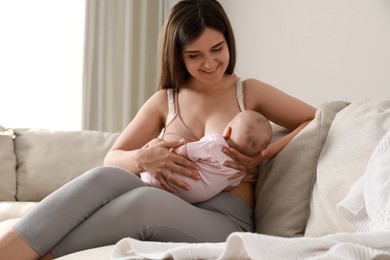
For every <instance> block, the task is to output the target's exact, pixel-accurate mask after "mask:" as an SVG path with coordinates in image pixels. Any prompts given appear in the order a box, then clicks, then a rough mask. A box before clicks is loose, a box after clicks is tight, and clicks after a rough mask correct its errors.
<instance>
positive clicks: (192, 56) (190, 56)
mask: <svg viewBox="0 0 390 260" xmlns="http://www.w3.org/2000/svg"><path fill="white" fill-rule="evenodd" d="M198 56H199V55H197V54H196V55H189V56H188V57H189V58H190V59H195V58H196V57H198Z"/></svg>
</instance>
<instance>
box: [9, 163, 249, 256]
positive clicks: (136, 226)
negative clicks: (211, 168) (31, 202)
mask: <svg viewBox="0 0 390 260" xmlns="http://www.w3.org/2000/svg"><path fill="white" fill-rule="evenodd" d="M252 214H253V210H252V209H251V208H250V207H248V206H247V205H246V204H245V203H244V202H243V201H242V200H240V199H239V198H237V197H235V196H233V195H231V194H230V193H227V192H222V193H220V194H219V195H217V196H216V197H214V198H212V199H210V200H208V201H205V202H201V203H198V204H195V205H191V204H189V203H187V202H185V201H184V200H182V199H180V198H178V197H177V196H175V195H173V194H171V193H169V192H166V191H164V190H160V189H157V188H152V187H147V186H146V185H145V184H144V183H143V182H142V181H141V180H140V179H139V178H138V177H137V176H135V175H134V174H132V173H130V172H128V171H125V170H123V169H120V168H116V167H98V168H95V169H92V170H90V171H88V172H86V173H85V174H83V175H81V176H80V177H77V178H76V179H74V180H73V181H71V182H69V183H67V184H65V185H64V186H63V187H61V188H60V189H58V190H57V191H55V192H53V193H52V194H50V195H49V196H48V197H46V198H45V199H44V200H42V201H41V202H40V203H39V204H38V205H37V206H35V207H34V208H33V209H32V210H31V211H30V212H29V213H27V214H26V216H24V217H23V218H21V219H20V220H19V221H18V222H17V223H16V224H15V226H14V227H15V230H16V232H17V233H18V234H19V235H20V236H21V237H23V239H24V240H25V241H26V242H27V243H28V244H29V245H30V246H31V247H32V248H33V249H34V250H35V251H36V252H37V253H38V254H39V255H40V256H42V255H44V254H45V253H47V252H48V251H49V250H51V251H52V253H53V255H54V256H55V257H59V256H62V255H66V254H70V253H72V252H76V251H80V250H85V249H89V248H94V247H99V246H105V245H111V244H115V243H116V242H118V241H119V240H120V239H122V238H124V237H132V238H135V239H139V240H148V241H161V242H221V241H225V240H226V238H227V236H228V235H229V234H230V233H232V232H234V231H250V232H252V231H253V230H254V224H253V218H252Z"/></svg>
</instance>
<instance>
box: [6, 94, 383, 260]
mask: <svg viewBox="0 0 390 260" xmlns="http://www.w3.org/2000/svg"><path fill="white" fill-rule="evenodd" d="M286 113H288V111H286ZM273 130H274V137H273V138H274V139H277V138H280V137H281V136H283V135H284V134H286V133H287V131H286V129H283V128H281V127H279V126H277V125H273ZM389 130H390V100H385V101H379V100H372V99H360V100H355V101H351V102H349V101H348V102H347V101H330V102H326V103H324V104H322V105H321V106H319V107H318V110H317V112H316V116H315V119H314V120H313V121H312V122H311V123H310V124H309V125H307V126H306V127H305V128H304V129H303V130H302V131H301V132H300V133H299V134H298V135H297V136H296V137H295V138H294V139H293V140H292V141H291V142H290V143H289V144H288V145H287V147H285V149H283V150H282V151H281V152H280V153H279V154H278V155H277V156H275V157H274V158H273V159H271V160H268V161H266V162H263V163H262V164H261V165H260V166H259V178H258V180H257V184H256V191H255V197H256V205H255V211H254V218H255V224H256V232H255V233H254V234H248V236H245V235H244V236H245V237H244V236H243V235H242V234H237V236H236V237H235V240H237V237H240V238H242V237H244V238H243V239H242V240H241V244H237V242H235V243H236V244H235V246H237V245H238V248H236V249H235V250H231V248H232V247H230V246H227V244H226V243H228V242H229V241H230V240H234V239H233V238H232V239H230V240H229V241H226V242H224V243H216V244H215V246H216V247H217V248H218V250H220V251H218V250H217V249H216V248H215V250H216V251H218V254H219V253H221V252H222V251H223V252H225V251H226V250H228V251H229V250H230V251H231V252H230V251H229V252H230V253H231V254H233V255H225V258H226V259H227V258H231V257H232V256H237V257H238V256H242V257H244V258H253V257H252V256H253V255H250V254H249V251H250V250H252V249H253V248H257V249H258V248H260V247H256V245H255V243H254V241H257V239H258V237H260V238H261V239H270V238H272V239H273V240H272V241H279V240H278V239H287V238H288V239H289V240H286V241H285V240H283V241H285V242H286V243H287V241H298V240H299V239H311V238H313V239H314V238H324V237H328V236H333V235H337V234H347V235H348V236H352V237H351V238H350V239H355V238H354V236H357V235H358V234H361V232H360V231H359V230H357V229H356V228H355V227H354V226H353V225H352V224H351V223H350V222H349V221H348V220H347V219H346V218H345V217H343V216H342V215H341V214H340V211H339V210H338V204H339V203H340V202H341V201H342V200H343V199H344V198H345V197H346V196H347V195H348V194H349V192H350V190H351V187H352V186H353V185H354V183H356V182H357V180H358V179H359V178H360V177H361V176H363V175H364V174H365V171H366V167H367V164H368V162H369V160H370V158H371V155H372V153H373V152H374V150H375V148H376V147H377V145H378V143H379V142H380V141H381V139H382V137H383V136H384V135H385V134H386V133H387V132H388V131H389ZM118 136H119V133H105V132H98V131H86V130H84V131H59V130H48V129H27V128H23V129H22V128H6V127H5V126H1V127H0V162H1V164H0V180H1V181H0V221H1V223H0V230H1V229H2V228H5V226H7V225H12V223H13V222H14V221H17V218H19V217H21V216H22V215H23V214H25V213H26V212H27V211H28V210H29V209H31V208H32V207H34V205H35V204H36V203H37V202H38V201H40V200H41V199H43V198H44V197H45V196H47V195H48V194H50V193H51V192H53V191H54V190H56V189H57V188H59V187H60V186H62V185H63V184H65V183H66V182H68V181H70V180H71V179H73V178H75V177H77V176H79V175H80V174H82V173H84V172H85V171H86V170H88V169H91V168H93V167H96V166H99V165H101V164H102V161H103V158H104V156H105V154H106V153H107V151H108V150H109V149H110V147H111V146H112V144H113V143H114V141H115V140H116V138H117V137H118ZM389 217H390V216H388V218H389ZM384 231H385V234H381V235H385V236H386V235H388V234H387V233H386V232H387V231H390V230H384ZM249 235H251V237H249ZM374 237H375V236H374ZM377 237H379V235H378V236H377ZM125 239H126V238H125ZM336 240H337V239H336ZM251 241H252V242H251ZM281 241H282V240H281ZM299 241H302V240H299ZM355 241H356V239H355ZM367 241H368V240H367ZM370 241H371V240H370ZM381 241H382V242H381ZM383 241H384V240H383V239H380V241H379V239H378V243H386V242H383ZM124 242H126V243H125V244H124ZM230 242H231V241H230ZM268 242H269V241H268ZM132 243H133V244H132ZM145 243H146V244H145ZM147 243H148V242H141V241H133V240H131V241H130V242H129V240H127V241H122V243H121V244H119V242H118V243H117V244H116V245H108V246H106V247H100V248H94V249H88V250H85V251H82V252H76V253H73V254H70V255H68V256H63V257H61V258H60V259H110V258H111V259H131V257H130V256H129V258H123V256H124V255H126V254H127V253H128V254H130V255H131V254H133V255H134V254H135V255H137V254H140V255H142V254H144V255H143V257H145V258H155V257H156V256H158V255H151V256H154V257H150V255H149V256H148V255H147V252H146V251H147V250H151V248H155V249H156V248H157V247H153V245H155V244H153V245H151V244H147ZM153 243H157V244H158V242H153ZM260 243H263V242H260V241H259V242H258V245H260ZM283 243H284V242H280V241H279V242H278V245H279V246H280V245H283ZM289 243H290V242H289ZM161 244H164V243H161ZM249 244H251V246H249ZM336 244H337V243H336ZM165 245H166V246H167V247H168V249H169V250H172V248H176V247H179V246H183V245H182V244H180V243H178V244H175V243H173V245H171V244H169V243H168V244H165ZM267 245H268V246H270V245H271V244H270V243H267ZM132 246H134V248H138V251H137V250H135V249H134V250H132V249H131V247H132ZM137 246H138V247H137ZM187 246H188V245H187ZM192 246H194V245H192ZM197 246H198V247H197V250H198V251H196V250H195V249H193V248H192V249H191V250H192V251H191V254H189V255H190V256H192V257H195V258H198V257H196V256H197V255H196V254H195V252H198V253H201V252H202V251H203V252H202V253H204V252H206V251H207V250H203V249H202V246H204V248H207V247H210V245H209V244H204V245H203V244H202V243H200V244H199V245H197ZM211 246H213V245H211ZM365 246H366V247H367V245H365ZM370 246H371V247H375V245H370ZM370 246H368V248H370ZM124 247H125V248H126V247H127V249H126V250H127V251H126V250H124V249H123V248H124ZM380 247H381V248H382V249H383V248H385V249H386V250H385V251H386V252H390V241H389V242H387V244H385V245H383V244H381V245H380ZM129 248H130V249H129ZM145 248H147V250H146V251H142V250H141V249H145ZM243 248H245V250H243ZM262 248H264V247H262ZM168 249H167V248H166V249H164V250H168ZM257 249H256V250H257ZM371 249H372V248H371ZM374 249H375V248H374ZM221 250H222V251H221ZM302 250H303V249H302ZM321 250H322V251H324V248H322V249H321ZM321 250H320V249H318V250H317V251H318V253H322V252H321ZM375 250H376V249H375ZM387 250H388V251H387ZM125 251H126V252H127V253H126V252H125ZM187 251H188V250H187ZM216 251H214V252H216ZM244 251H245V252H244ZM276 251H283V250H280V248H279V250H276ZM309 251H310V250H309ZM118 252H119V253H118ZM164 252H165V251H164ZM182 252H183V251H182ZM297 252H298V251H297ZM386 252H385V253H386ZM225 253H226V252H225ZM257 253H258V252H257ZM301 253H302V254H300V256H301V257H302V258H299V257H298V259H303V258H305V259H306V257H304V256H305V254H306V253H308V251H307V249H306V251H305V250H303V251H302V252H301ZM309 253H310V255H313V254H314V252H311V251H310V252H309ZM121 254H122V255H121ZM145 254H146V256H145ZM218 254H217V255H216V256H219V255H218ZM234 254H236V255H234ZM237 254H238V255H237ZM239 254H241V255H239ZM389 254H390V253H389ZM115 256H116V257H117V258H116V257H115ZM121 256H122V258H121ZM172 256H175V255H172V253H168V254H167V253H166V252H165V253H164V254H163V255H162V258H164V257H169V258H176V257H172ZM179 256H180V255H179ZM182 256H183V255H182ZM202 256H203V257H199V258H209V257H210V255H206V256H207V257H204V255H202ZM290 256H291V255H290ZM192 257H189V258H192ZM177 258H186V257H184V256H183V257H177ZM210 258H212V257H210ZM215 258H220V259H224V257H215Z"/></svg>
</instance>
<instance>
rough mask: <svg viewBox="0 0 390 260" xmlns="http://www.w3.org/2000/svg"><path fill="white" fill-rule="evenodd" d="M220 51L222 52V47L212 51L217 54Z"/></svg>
mask: <svg viewBox="0 0 390 260" xmlns="http://www.w3.org/2000/svg"><path fill="white" fill-rule="evenodd" d="M220 50H222V47H218V48H215V49H213V52H219V51H220Z"/></svg>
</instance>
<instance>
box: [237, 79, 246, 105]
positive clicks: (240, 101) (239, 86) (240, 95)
mask: <svg viewBox="0 0 390 260" xmlns="http://www.w3.org/2000/svg"><path fill="white" fill-rule="evenodd" d="M243 97H244V92H243V90H242V81H241V80H240V79H239V80H238V81H237V87H236V98H237V101H238V105H239V106H240V111H245V106H244V98H243Z"/></svg>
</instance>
